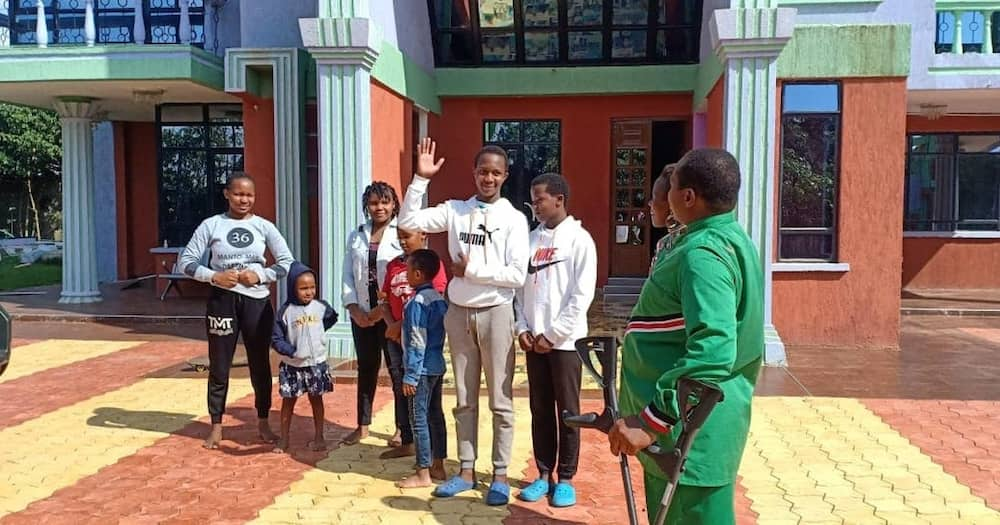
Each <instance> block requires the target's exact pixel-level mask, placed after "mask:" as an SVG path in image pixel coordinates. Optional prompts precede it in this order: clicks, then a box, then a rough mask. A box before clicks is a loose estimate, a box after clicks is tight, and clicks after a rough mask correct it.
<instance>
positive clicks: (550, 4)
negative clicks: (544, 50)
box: [524, 0, 559, 27]
mask: <svg viewBox="0 0 1000 525" xmlns="http://www.w3.org/2000/svg"><path fill="white" fill-rule="evenodd" d="M524 25H525V27H556V26H558V25H559V2H558V0H524Z"/></svg>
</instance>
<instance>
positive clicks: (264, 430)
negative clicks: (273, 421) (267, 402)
mask: <svg viewBox="0 0 1000 525" xmlns="http://www.w3.org/2000/svg"><path fill="white" fill-rule="evenodd" d="M257 435H258V436H260V439H261V440H262V441H264V442H265V443H276V442H277V441H278V435H277V434H275V433H274V432H273V431H271V425H269V424H268V423H267V420H266V419H261V420H259V421H258V422H257Z"/></svg>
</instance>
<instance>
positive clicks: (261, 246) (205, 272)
mask: <svg viewBox="0 0 1000 525" xmlns="http://www.w3.org/2000/svg"><path fill="white" fill-rule="evenodd" d="M265 249H267V250H269V251H270V252H271V255H273V256H274V259H275V263H274V264H273V265H271V266H268V267H265V266H264V265H265V264H267V260H266V259H265V258H264V250H265ZM206 250H207V251H209V253H210V255H211V257H210V258H209V263H208V264H209V265H208V266H207V267H206V266H202V264H201V259H202V255H204V253H205V251H206ZM293 260H294V257H293V256H292V252H291V251H289V249H288V243H287V242H285V238H284V237H282V236H281V232H279V231H278V228H276V227H275V226H274V224H273V223H272V222H271V221H269V220H267V219H265V218H263V217H259V216H257V215H251V216H249V217H247V218H245V219H234V218H232V217H230V216H228V215H226V214H225V213H221V214H219V215H213V216H211V217H209V218H207V219H205V220H204V221H202V222H201V224H200V225H199V226H198V228H197V229H196V230H195V231H194V235H192V236H191V240H190V241H189V242H188V245H187V247H186V248H184V251H183V252H182V253H181V256H180V258H179V259H178V263H179V266H180V268H181V269H182V270H183V272H184V273H186V274H187V275H188V276H190V277H191V278H193V279H195V280H196V281H201V282H204V283H211V282H212V276H214V275H215V274H216V272H224V271H226V270H239V271H243V270H252V271H253V272H254V273H256V274H257V278H258V279H259V280H260V282H259V283H257V284H256V285H254V286H243V285H242V284H239V283H237V284H236V286H234V287H233V288H230V289H229V290H230V291H232V292H236V293H238V294H243V295H245V296H247V297H253V298H256V299H263V298H264V297H267V296H268V295H269V294H270V290H269V285H270V284H271V283H273V282H276V281H278V280H280V279H284V278H285V276H286V275H287V274H288V268H289V266H291V264H292V261H293Z"/></svg>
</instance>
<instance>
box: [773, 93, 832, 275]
mask: <svg viewBox="0 0 1000 525" xmlns="http://www.w3.org/2000/svg"><path fill="white" fill-rule="evenodd" d="M839 90H840V86H839V84H823V85H819V84H787V85H785V86H784V88H783V96H782V113H783V115H782V119H781V184H780V212H779V218H778V220H779V238H778V258H779V259H781V260H821V261H832V260H835V258H836V239H837V229H836V214H837V186H838V181H839V176H840V172H839V154H840V114H839V112H838V110H839V99H840V97H839ZM807 95H808V96H809V97H811V98H807V97H806V96H807ZM821 109H826V110H829V109H832V111H829V112H824V113H821V112H819V110H821Z"/></svg>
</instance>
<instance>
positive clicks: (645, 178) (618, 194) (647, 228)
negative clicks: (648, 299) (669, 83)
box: [610, 119, 687, 277]
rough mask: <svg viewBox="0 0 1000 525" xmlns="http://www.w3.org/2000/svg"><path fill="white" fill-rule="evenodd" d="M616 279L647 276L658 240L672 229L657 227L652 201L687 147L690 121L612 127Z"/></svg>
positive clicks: (613, 266) (616, 123)
mask: <svg viewBox="0 0 1000 525" xmlns="http://www.w3.org/2000/svg"><path fill="white" fill-rule="evenodd" d="M611 126H612V131H611V141H612V144H611V147H612V155H611V168H610V169H611V217H612V219H613V220H612V223H611V232H610V235H611V272H610V274H611V276H612V277H645V276H646V274H647V273H648V271H649V263H650V261H651V260H652V255H653V251H654V250H655V247H656V242H657V241H658V240H659V239H660V238H661V237H663V235H664V234H665V233H666V230H663V229H658V228H652V226H651V224H650V222H649V206H648V204H649V199H650V197H651V195H652V186H653V181H654V180H656V177H657V176H659V174H660V171H661V170H663V167H664V166H666V165H667V164H670V163H672V162H677V161H678V160H679V159H680V158H681V155H682V154H683V152H684V151H685V149H686V147H687V140H686V133H687V122H685V121H677V120H669V121H666V120H665V121H653V120H651V119H643V120H635V119H632V120H617V121H613V122H612V123H611Z"/></svg>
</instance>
